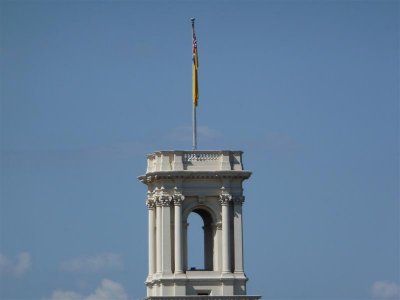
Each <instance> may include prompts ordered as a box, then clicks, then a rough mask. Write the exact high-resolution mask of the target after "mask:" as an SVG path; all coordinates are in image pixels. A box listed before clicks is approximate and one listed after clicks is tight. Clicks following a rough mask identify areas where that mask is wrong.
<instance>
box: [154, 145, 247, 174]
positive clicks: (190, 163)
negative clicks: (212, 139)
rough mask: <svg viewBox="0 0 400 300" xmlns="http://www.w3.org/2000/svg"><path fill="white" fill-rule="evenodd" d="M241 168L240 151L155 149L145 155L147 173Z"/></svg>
mask: <svg viewBox="0 0 400 300" xmlns="http://www.w3.org/2000/svg"><path fill="white" fill-rule="evenodd" d="M184 170H187V171H224V170H226V171H228V170H243V165H242V151H231V150H220V151H180V150H175V151H157V152H154V153H152V154H149V155H148V156H147V173H151V172H158V171H184Z"/></svg>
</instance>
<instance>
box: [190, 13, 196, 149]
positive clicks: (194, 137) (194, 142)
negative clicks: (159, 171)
mask: <svg viewBox="0 0 400 300" xmlns="http://www.w3.org/2000/svg"><path fill="white" fill-rule="evenodd" d="M194 20H195V18H191V19H190V21H192V37H193V36H194ZM192 46H193V47H194V45H192ZM192 67H193V66H192ZM193 88H194V87H193ZM192 102H193V114H192V122H193V126H192V127H193V151H195V150H197V118H196V117H197V116H196V112H197V111H196V106H197V105H196V103H195V100H193V101H192Z"/></svg>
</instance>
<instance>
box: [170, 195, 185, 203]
mask: <svg viewBox="0 0 400 300" xmlns="http://www.w3.org/2000/svg"><path fill="white" fill-rule="evenodd" d="M173 200H174V205H182V202H183V200H185V196H183V195H182V194H178V193H177V194H175V195H174V196H173Z"/></svg>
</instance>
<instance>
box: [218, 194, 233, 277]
mask: <svg viewBox="0 0 400 300" xmlns="http://www.w3.org/2000/svg"><path fill="white" fill-rule="evenodd" d="M231 199H232V196H231V195H229V194H223V195H220V203H221V206H222V273H231V271H232V270H231V268H230V261H231V258H230V254H231V251H230V241H229V236H230V230H229V223H230V222H229V203H230V202H231Z"/></svg>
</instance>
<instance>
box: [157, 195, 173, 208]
mask: <svg viewBox="0 0 400 300" xmlns="http://www.w3.org/2000/svg"><path fill="white" fill-rule="evenodd" d="M158 201H159V202H160V205H161V206H170V204H171V202H172V197H171V196H169V195H161V196H158Z"/></svg>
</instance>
